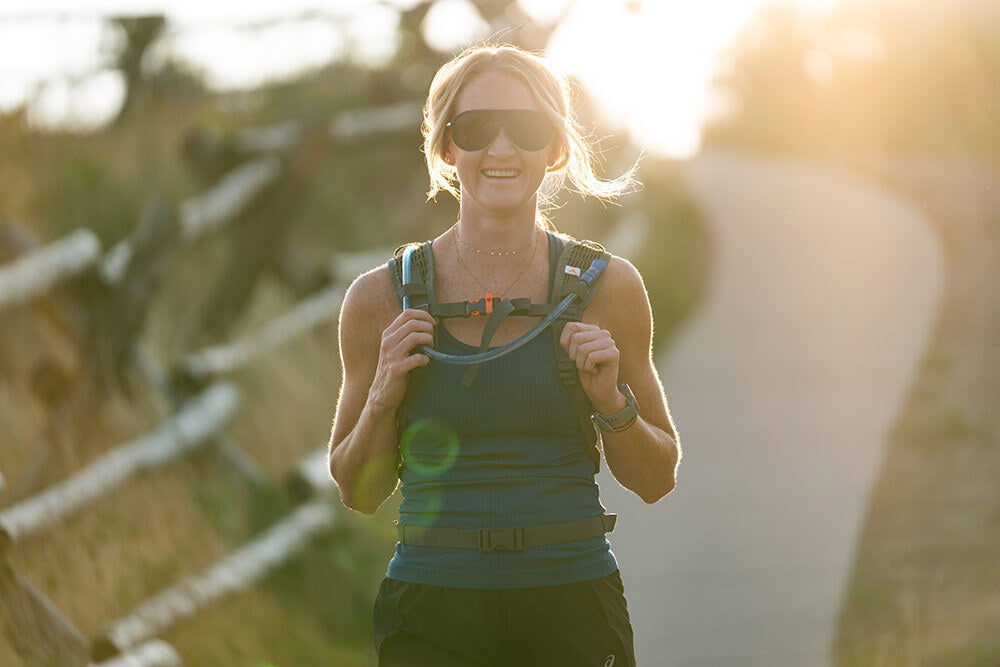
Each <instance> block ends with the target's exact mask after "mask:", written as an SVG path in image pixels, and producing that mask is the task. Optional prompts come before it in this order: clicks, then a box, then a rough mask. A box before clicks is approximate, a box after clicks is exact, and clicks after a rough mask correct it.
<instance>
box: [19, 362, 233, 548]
mask: <svg viewBox="0 0 1000 667" xmlns="http://www.w3.org/2000/svg"><path fill="white" fill-rule="evenodd" d="M238 405H239V393H238V392H237V390H236V388H235V386H233V385H232V384H230V383H227V382H220V383H218V384H216V385H213V386H211V387H209V388H208V389H206V390H205V391H204V392H202V394H200V395H199V396H197V397H195V398H194V399H193V400H192V401H191V402H190V403H189V404H188V405H187V406H186V407H185V408H184V409H182V410H181V411H180V412H179V413H178V414H176V415H174V416H173V417H172V418H170V419H168V420H167V421H166V422H164V423H163V424H162V425H161V426H160V428H158V429H157V430H156V431H154V432H153V433H151V434H149V435H147V436H143V437H141V438H138V439H136V440H133V441H132V442H130V443H127V444H125V445H121V446H119V447H117V448H115V449H112V450H111V451H109V452H106V453H105V454H102V455H101V456H99V457H98V458H97V459H96V460H95V461H93V462H92V463H91V464H90V465H88V466H86V467H85V468H84V469H83V470H80V471H79V472H77V473H76V474H74V475H72V476H71V477H69V478H67V479H65V480H63V481H62V482H60V483H59V484H56V485H55V486H53V487H51V488H50V489H47V490H46V491H43V492H41V493H39V494H37V495H35V496H32V497H31V498H29V499H27V500H24V501H22V502H20V503H17V504H16V505H13V506H11V507H8V508H6V509H4V510H3V511H2V512H0V551H2V549H5V548H7V547H8V546H9V545H10V544H13V543H15V542H17V541H19V540H21V539H23V538H24V537H26V536H28V535H30V534H32V533H35V532H37V531H39V530H41V529H43V528H45V527H47V526H49V525H51V524H52V523H54V522H55V521H57V520H58V519H60V518H62V517H64V516H66V515H67V514H70V513H71V512H74V511H76V510H78V509H80V508H82V507H84V506H86V505H87V504H88V503H91V502H93V501H94V500H96V499H97V498H100V497H102V496H104V495H107V494H108V493H109V492H110V491H111V490H113V489H115V488H116V487H118V486H119V485H121V484H122V483H124V482H125V481H126V480H128V479H129V478H130V477H132V476H133V475H135V474H136V473H138V472H140V471H142V470H149V469H153V468H157V467H159V466H162V465H164V464H165V463H167V462H169V461H172V460H174V459H176V458H177V457H179V456H181V455H183V454H185V453H187V452H189V451H191V450H192V449H194V448H196V447H198V446H199V445H201V444H202V443H204V442H205V441H206V440H208V439H209V438H210V437H211V436H213V435H214V434H216V433H217V432H218V431H219V430H220V429H221V428H222V427H223V426H224V425H225V424H226V422H227V421H228V420H229V419H230V418H231V417H232V415H233V414H234V413H235V412H236V408H237V406H238Z"/></svg>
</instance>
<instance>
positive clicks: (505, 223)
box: [455, 207, 538, 254]
mask: <svg viewBox="0 0 1000 667" xmlns="http://www.w3.org/2000/svg"><path fill="white" fill-rule="evenodd" d="M455 225H456V226H457V227H458V233H459V235H460V236H461V237H462V241H463V242H465V243H467V244H468V245H470V246H472V247H473V248H476V249H477V250H480V251H481V252H482V253H484V254H485V253H490V252H510V251H512V250H517V251H522V250H524V249H525V248H527V247H528V246H529V245H530V244H531V242H532V239H533V238H534V234H535V233H536V231H537V228H538V225H537V224H536V223H535V208H534V207H532V208H531V210H530V211H524V212H519V213H518V215H516V216H509V217H508V216H491V215H485V214H473V213H472V212H471V211H468V210H466V209H465V208H464V207H460V209H459V218H458V222H457V223H455Z"/></svg>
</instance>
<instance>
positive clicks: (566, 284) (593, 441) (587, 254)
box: [552, 236, 611, 474]
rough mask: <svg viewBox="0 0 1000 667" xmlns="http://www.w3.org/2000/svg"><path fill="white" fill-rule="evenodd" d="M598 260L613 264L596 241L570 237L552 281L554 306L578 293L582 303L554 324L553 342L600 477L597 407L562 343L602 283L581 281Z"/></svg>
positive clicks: (590, 454)
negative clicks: (568, 326)
mask: <svg viewBox="0 0 1000 667" xmlns="http://www.w3.org/2000/svg"><path fill="white" fill-rule="evenodd" d="M595 259H600V260H603V261H604V262H605V263H606V264H608V263H610V261H611V254H610V253H608V252H607V251H606V250H605V249H604V246H602V245H601V244H600V243H597V242H596V241H588V240H577V239H575V238H573V237H571V236H570V237H568V238H567V239H566V241H565V243H564V244H563V249H562V252H561V253H560V255H559V261H558V263H557V264H556V271H555V275H553V277H552V280H553V284H552V302H553V303H558V302H560V301H562V300H563V299H564V298H566V296H568V295H569V294H571V293H573V292H576V293H578V294H579V295H580V299H579V300H578V301H577V303H576V305H575V306H573V307H571V308H568V309H566V312H564V313H563V314H562V316H560V317H559V319H557V320H556V321H555V322H553V323H552V342H553V344H554V346H555V355H556V366H557V368H558V371H559V380H560V382H562V384H563V387H564V388H565V389H566V392H567V393H568V394H569V397H570V400H571V401H572V403H573V409H574V410H575V411H576V416H577V420H578V421H579V422H580V429H581V430H582V431H583V435H584V437H585V438H586V439H587V456H588V457H589V458H590V460H591V462H592V463H593V464H594V474H597V473H598V472H600V470H601V447H602V441H601V431H600V429H599V428H598V426H597V424H596V423H594V419H593V413H594V406H593V404H592V403H591V402H590V398H589V397H588V396H587V393H586V392H585V391H584V390H583V385H581V384H580V375H579V371H578V370H577V367H576V363H575V362H574V361H573V360H572V359H570V358H569V354H568V353H567V352H566V350H565V349H563V346H562V345H561V344H560V343H559V339H560V338H561V337H562V332H563V328H564V327H565V326H566V323H567V322H575V321H580V320H581V319H583V311H584V310H586V308H587V306H588V305H589V304H590V302H591V300H592V299H593V298H594V293H595V292H596V291H597V286H598V285H599V284H600V282H601V278H602V277H603V273H602V274H601V275H599V276H598V277H597V280H595V281H594V282H593V284H591V285H590V286H589V287H588V286H586V285H585V284H584V283H581V282H580V280H579V278H580V275H581V274H582V273H584V272H585V271H586V270H587V269H589V268H590V264H591V262H593V261H594V260H595Z"/></svg>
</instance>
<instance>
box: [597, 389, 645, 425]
mask: <svg viewBox="0 0 1000 667" xmlns="http://www.w3.org/2000/svg"><path fill="white" fill-rule="evenodd" d="M618 390H619V391H621V393H622V394H624V395H625V407H624V408H622V409H621V410H619V411H618V412H616V413H615V414H613V415H602V414H601V413H600V412H598V411H597V410H594V414H593V417H594V423H595V424H597V425H598V426H599V427H600V428H601V430H603V431H607V432H608V433H617V432H619V431H624V430H625V429H627V428H628V427H629V426H631V425H632V424H634V423H635V421H636V419H638V418H639V405H638V404H637V403H636V402H635V396H633V395H632V390H631V389H630V388H629V386H628V384H626V383H625V382H619V383H618Z"/></svg>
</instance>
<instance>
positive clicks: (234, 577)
mask: <svg viewBox="0 0 1000 667" xmlns="http://www.w3.org/2000/svg"><path fill="white" fill-rule="evenodd" d="M333 521H334V510H333V507H332V506H331V504H330V502H329V500H327V499H326V498H320V499H318V500H315V501H312V502H310V503H307V504H304V505H300V506H299V507H298V508H296V509H295V510H294V511H292V513H291V514H290V515H289V516H288V517H287V518H285V519H283V520H282V521H280V522H279V523H278V524H276V525H274V526H272V527H271V528H269V529H267V530H266V531H264V533H263V534H262V535H261V536H260V537H258V538H256V539H254V540H252V541H251V542H249V543H247V544H246V545H245V546H244V547H242V548H241V549H239V550H238V551H236V552H235V553H233V554H231V555H230V556H228V557H227V558H224V559H223V560H221V561H219V562H218V563H216V564H215V565H213V566H212V567H211V568H209V569H208V570H207V571H206V572H204V573H203V574H201V575H198V576H196V577H192V578H190V579H187V580H185V581H183V582H181V583H179V584H177V585H176V586H173V587H171V588H168V589H167V590H165V591H162V592H161V593H159V594H157V595H155V596H153V597H152V598H150V599H149V600H147V601H146V602H144V603H142V604H141V605H140V606H139V608H138V609H136V610H135V611H134V612H132V613H131V614H129V615H128V616H126V617H125V618H122V619H119V620H117V621H115V622H114V623H112V624H111V626H110V627H109V629H108V630H107V631H106V632H104V633H103V634H102V635H101V636H100V637H99V638H98V639H97V640H96V641H95V642H94V650H93V655H94V658H95V659H98V660H100V659H104V658H107V657H110V656H112V655H114V654H115V653H118V652H120V651H123V650H126V649H128V648H130V647H132V646H134V645H136V644H137V643H139V642H141V641H144V640H146V639H149V638H150V637H152V636H154V635H156V634H157V633H159V632H162V631H163V630H165V629H167V628H169V627H170V626H172V625H173V624H174V623H176V622H177V621H179V620H181V619H184V618H188V617H190V616H194V615H196V614H197V613H198V612H199V611H201V610H202V609H203V608H204V607H206V606H207V605H209V604H211V603H214V602H217V601H219V600H221V599H223V598H224V597H226V596H228V595H230V594H231V593H234V592H236V591H239V590H242V589H245V588H247V587H248V586H250V585H251V584H252V583H254V582H255V581H257V580H258V579H260V578H261V577H263V576H264V575H265V574H267V573H268V572H270V571H271V570H272V569H274V568H275V567H277V566H279V565H281V564H282V563H283V562H285V560H287V559H288V557H289V556H291V555H292V554H294V553H295V552H297V551H299V550H300V549H301V548H302V547H304V546H305V544H306V543H307V541H308V540H309V539H310V538H311V537H312V536H313V535H314V534H316V533H317V532H319V531H321V530H324V529H327V528H329V527H330V526H332V525H333Z"/></svg>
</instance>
